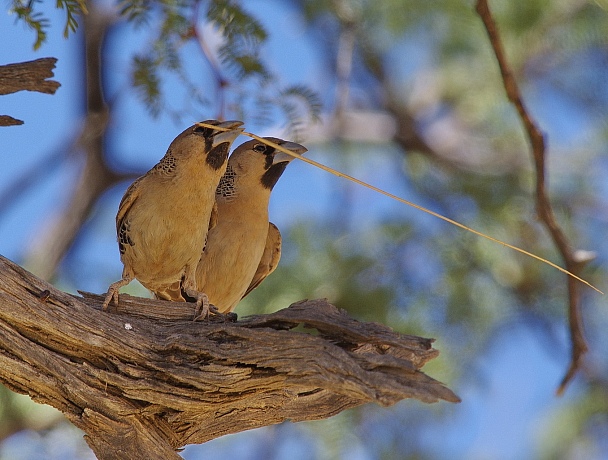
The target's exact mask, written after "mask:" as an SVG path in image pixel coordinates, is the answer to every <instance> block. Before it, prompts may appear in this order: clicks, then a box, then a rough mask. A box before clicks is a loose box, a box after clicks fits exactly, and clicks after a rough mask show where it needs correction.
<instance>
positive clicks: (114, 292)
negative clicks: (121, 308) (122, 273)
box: [101, 278, 131, 311]
mask: <svg viewBox="0 0 608 460" xmlns="http://www.w3.org/2000/svg"><path fill="white" fill-rule="evenodd" d="M130 282H131V280H130V279H127V278H123V279H121V280H119V281H116V282H115V283H112V284H110V287H109V288H108V293H107V294H106V298H105V300H104V301H103V304H102V305H101V311H108V307H109V306H110V302H112V300H113V301H114V305H116V306H117V307H118V290H119V289H120V288H121V287H123V286H126V285H127V284H129V283H130Z"/></svg>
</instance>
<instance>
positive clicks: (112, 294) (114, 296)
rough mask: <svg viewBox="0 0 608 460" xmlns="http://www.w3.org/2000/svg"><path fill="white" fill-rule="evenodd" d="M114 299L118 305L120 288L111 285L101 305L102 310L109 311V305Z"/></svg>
mask: <svg viewBox="0 0 608 460" xmlns="http://www.w3.org/2000/svg"><path fill="white" fill-rule="evenodd" d="M112 301H114V305H116V306H118V289H115V288H113V287H112V286H110V288H109V289H108V293H107V294H106V298H105V300H104V301H103V304H102V305H101V311H108V307H109V306H110V302H112Z"/></svg>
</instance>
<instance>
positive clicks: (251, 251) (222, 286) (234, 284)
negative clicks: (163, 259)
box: [196, 206, 268, 312]
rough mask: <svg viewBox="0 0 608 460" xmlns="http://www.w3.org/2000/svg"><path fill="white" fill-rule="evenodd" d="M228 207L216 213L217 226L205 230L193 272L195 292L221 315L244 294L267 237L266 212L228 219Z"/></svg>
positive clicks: (254, 211) (248, 213) (255, 212)
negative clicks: (204, 238)
mask: <svg viewBox="0 0 608 460" xmlns="http://www.w3.org/2000/svg"><path fill="white" fill-rule="evenodd" d="M228 208H229V207H228V206H223V207H221V208H220V209H219V210H218V214H219V215H220V217H219V224H218V225H217V226H215V227H213V228H212V229H211V230H209V234H208V235H207V246H206V248H205V251H204V252H203V255H202V257H201V260H200V262H199V264H198V268H197V273H196V280H197V287H198V289H200V290H201V291H203V292H205V294H207V296H208V297H209V301H210V302H211V303H212V304H213V305H215V306H216V307H217V308H218V309H219V310H220V311H221V312H227V311H230V310H232V309H233V308H234V307H235V306H236V304H237V303H238V302H239V301H240V300H241V298H242V297H243V295H244V294H245V291H246V290H247V288H248V287H249V284H250V283H251V280H252V279H253V276H254V275H255V272H256V270H257V267H258V265H259V263H260V260H261V258H262V254H263V253H264V247H265V245H266V238H267V235H268V211H267V209H260V210H255V209H253V210H249V211H248V212H241V213H239V214H238V216H233V218H230V217H229V216H230V213H231V211H230V209H228ZM241 211H242V208H241ZM222 212H223V214H222Z"/></svg>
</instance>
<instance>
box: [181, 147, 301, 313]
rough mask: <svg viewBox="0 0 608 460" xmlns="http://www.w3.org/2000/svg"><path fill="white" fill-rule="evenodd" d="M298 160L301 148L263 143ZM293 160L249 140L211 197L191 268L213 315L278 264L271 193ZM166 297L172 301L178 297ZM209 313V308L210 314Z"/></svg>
mask: <svg viewBox="0 0 608 460" xmlns="http://www.w3.org/2000/svg"><path fill="white" fill-rule="evenodd" d="M264 139H266V140H269V141H271V142H273V143H275V144H278V145H280V146H281V147H283V148H285V149H287V150H289V151H291V152H293V153H294V154H296V155H301V154H303V153H305V152H306V151H307V149H306V147H304V146H302V145H300V144H297V143H295V142H288V141H284V140H282V139H277V138H274V137H266V138H264ZM293 159H294V157H293V156H291V155H289V154H287V153H285V152H281V151H280V150H277V149H275V148H274V147H271V146H268V145H267V144H265V143H263V142H261V141H258V140H251V141H248V142H245V143H244V144H241V145H240V146H238V147H237V148H236V149H235V150H234V152H233V153H232V154H231V155H230V158H229V160H228V167H227V168H226V172H225V174H224V176H223V177H222V178H221V179H220V182H219V184H218V187H217V190H216V192H215V200H216V204H217V219H216V221H215V225H214V226H213V227H212V228H209V233H208V234H207V243H206V245H205V247H204V249H203V251H202V253H201V254H200V261H199V263H198V266H197V268H196V288H197V289H198V290H201V291H203V292H205V293H206V294H207V296H208V298H209V302H210V304H211V305H212V306H213V307H215V310H214V311H217V312H219V313H223V314H226V313H230V312H231V311H232V310H234V308H235V307H236V306H237V304H238V303H239V302H240V301H241V299H242V298H243V297H245V296H246V295H248V294H249V293H250V292H251V291H252V290H253V289H255V288H256V287H257V286H258V285H259V284H260V283H261V282H262V281H263V280H264V279H265V278H266V277H267V276H268V275H269V274H270V273H272V272H273V271H274V270H275V269H276V267H277V265H278V263H279V259H280V258H281V233H280V232H279V229H278V228H277V226H276V225H274V224H273V223H272V222H269V220H268V203H269V201H270V194H271V192H272V189H273V187H274V186H275V184H276V183H277V181H278V180H279V178H280V177H281V175H282V174H283V171H284V170H285V168H286V167H287V165H288V164H289V163H290V162H291V161H292V160H293ZM171 296H172V297H173V298H175V299H178V298H179V296H180V293H179V292H178V291H173V292H172V294H171ZM213 307H212V308H213Z"/></svg>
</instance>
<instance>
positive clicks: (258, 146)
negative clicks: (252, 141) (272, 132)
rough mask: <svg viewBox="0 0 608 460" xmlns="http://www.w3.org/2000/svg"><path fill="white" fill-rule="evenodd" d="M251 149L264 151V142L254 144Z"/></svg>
mask: <svg viewBox="0 0 608 460" xmlns="http://www.w3.org/2000/svg"><path fill="white" fill-rule="evenodd" d="M253 150H255V151H256V152H260V153H264V152H266V144H256V145H255V146H254V147H253Z"/></svg>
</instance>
